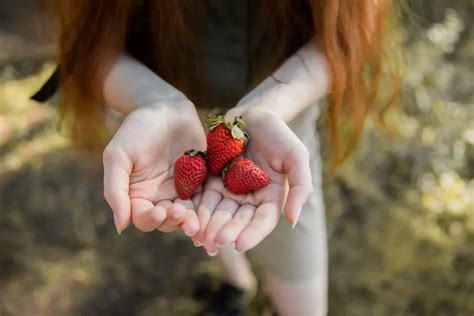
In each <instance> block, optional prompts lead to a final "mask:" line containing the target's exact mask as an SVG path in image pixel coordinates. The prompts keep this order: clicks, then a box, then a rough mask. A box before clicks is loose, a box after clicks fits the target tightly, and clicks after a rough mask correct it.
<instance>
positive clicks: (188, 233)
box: [184, 230, 196, 237]
mask: <svg viewBox="0 0 474 316" xmlns="http://www.w3.org/2000/svg"><path fill="white" fill-rule="evenodd" d="M184 234H185V235H186V236H188V237H193V236H194V235H196V233H194V234H193V233H190V232H188V231H186V230H185V231H184Z"/></svg>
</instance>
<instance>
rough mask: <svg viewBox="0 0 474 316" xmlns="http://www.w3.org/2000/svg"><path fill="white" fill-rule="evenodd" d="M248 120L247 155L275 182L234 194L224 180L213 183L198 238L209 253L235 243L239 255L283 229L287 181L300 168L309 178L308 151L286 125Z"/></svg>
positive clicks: (267, 118) (207, 188)
mask: <svg viewBox="0 0 474 316" xmlns="http://www.w3.org/2000/svg"><path fill="white" fill-rule="evenodd" d="M243 119H244V120H245V121H246V122H247V125H248V132H249V135H250V141H249V144H248V148H247V152H246V155H247V156H248V157H249V158H250V159H251V160H253V161H254V162H255V163H256V164H257V165H258V166H259V167H260V168H261V169H262V170H264V171H265V172H266V173H267V174H268V176H269V177H270V179H271V183H270V184H269V185H268V186H266V187H264V188H262V189H260V190H258V191H256V192H252V193H249V194H244V195H235V194H232V193H231V192H229V191H228V190H227V189H226V188H225V187H224V185H223V182H222V180H220V179H219V178H216V177H214V178H211V179H209V181H208V182H207V183H206V185H205V189H204V193H203V198H202V201H201V204H200V207H199V211H198V215H199V217H200V224H201V230H202V232H201V234H199V235H198V238H201V240H199V241H200V242H203V243H204V244H205V246H206V248H207V250H208V251H210V252H215V251H216V250H217V246H218V245H223V244H227V243H232V242H236V248H237V249H238V250H240V251H245V250H247V249H250V248H252V247H254V246H256V245H257V244H258V243H260V241H261V240H263V238H265V237H266V236H267V235H268V234H269V233H270V232H271V231H272V230H273V229H274V228H275V227H276V225H277V224H278V221H279V218H280V215H281V209H282V207H283V203H284V201H285V199H286V197H287V192H288V181H287V179H288V177H290V176H293V178H294V173H295V168H296V169H298V171H302V170H303V173H304V172H306V173H307V174H308V175H309V164H308V161H307V150H306V148H305V147H304V145H303V144H302V143H301V141H300V140H299V139H298V138H297V137H296V136H295V135H294V134H293V132H291V130H290V129H289V128H288V126H287V125H286V124H285V123H284V122H282V121H280V120H278V119H276V118H274V117H272V116H271V115H261V114H258V115H249V116H248V117H246V116H244V117H243ZM270 137H271V141H269V140H270ZM305 159H306V161H305ZM290 182H291V181H290ZM309 182H311V181H309ZM309 190H311V188H309ZM291 199H294V198H293V197H291ZM218 200H219V201H218ZM292 203H293V202H292ZM291 207H292V206H291V205H290V208H291ZM287 218H289V219H290V220H293V218H291V216H290V217H288V216H287ZM203 227H205V231H204V229H203Z"/></svg>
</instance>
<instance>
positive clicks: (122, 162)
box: [103, 146, 132, 234]
mask: <svg viewBox="0 0 474 316" xmlns="http://www.w3.org/2000/svg"><path fill="white" fill-rule="evenodd" d="M111 148H113V147H110V146H107V147H106V149H105V150H104V154H103V164H104V198H105V200H106V201H107V203H108V204H109V206H110V208H111V209H112V212H113V214H114V222H115V227H116V228H117V232H118V233H119V234H120V233H121V232H122V231H123V230H125V229H126V228H127V226H128V225H129V224H130V220H131V205H130V196H129V194H128V192H129V185H130V173H131V171H132V163H131V162H130V160H129V159H128V158H126V157H125V155H124V154H123V153H122V152H121V151H118V150H114V149H111Z"/></svg>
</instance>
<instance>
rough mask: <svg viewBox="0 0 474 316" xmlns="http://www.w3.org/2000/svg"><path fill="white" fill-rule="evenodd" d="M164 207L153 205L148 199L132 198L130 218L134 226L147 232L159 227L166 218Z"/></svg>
mask: <svg viewBox="0 0 474 316" xmlns="http://www.w3.org/2000/svg"><path fill="white" fill-rule="evenodd" d="M166 216H167V214H166V209H164V208H163V207H161V206H158V205H157V206H155V205H153V203H151V202H150V201H148V200H145V199H140V198H135V199H132V220H133V224H134V225H135V227H137V228H138V229H139V230H141V231H143V232H149V231H152V230H154V229H156V228H157V227H159V226H160V225H161V224H162V223H163V221H164V220H165V219H166Z"/></svg>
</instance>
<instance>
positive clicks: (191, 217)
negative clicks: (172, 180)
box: [174, 199, 199, 237]
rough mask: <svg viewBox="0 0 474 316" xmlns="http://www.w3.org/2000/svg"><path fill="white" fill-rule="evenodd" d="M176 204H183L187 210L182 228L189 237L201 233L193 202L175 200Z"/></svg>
mask: <svg viewBox="0 0 474 316" xmlns="http://www.w3.org/2000/svg"><path fill="white" fill-rule="evenodd" d="M174 204H181V205H182V206H184V207H185V208H186V213H185V214H184V216H183V217H182V220H181V222H180V223H181V228H182V229H183V231H184V233H185V234H186V235H187V236H190V237H192V236H194V235H196V234H197V232H198V231H199V220H198V217H197V212H196V211H195V204H194V203H193V201H192V200H182V199H175V200H174Z"/></svg>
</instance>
